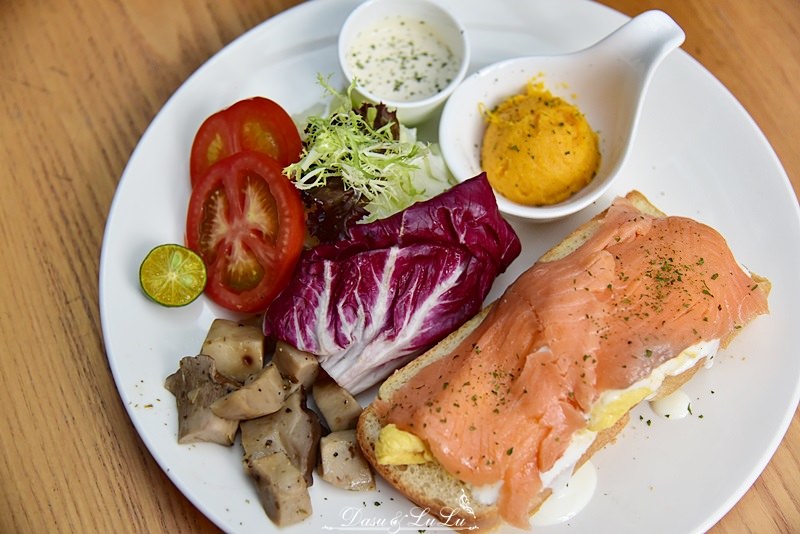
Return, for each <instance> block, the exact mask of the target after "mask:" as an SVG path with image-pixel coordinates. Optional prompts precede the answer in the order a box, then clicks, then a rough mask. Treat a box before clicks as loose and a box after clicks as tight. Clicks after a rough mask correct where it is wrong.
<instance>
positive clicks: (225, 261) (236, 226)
mask: <svg viewBox="0 0 800 534" xmlns="http://www.w3.org/2000/svg"><path fill="white" fill-rule="evenodd" d="M304 237H305V217H304V214H303V202H302V200H301V199H300V194H299V192H298V191H297V189H296V188H295V187H294V185H293V184H292V183H291V182H290V181H289V179H288V178H286V177H285V176H284V175H283V174H282V167H281V165H280V164H278V163H277V162H276V161H275V160H274V159H272V158H271V157H269V156H265V155H264V154H261V153H258V152H253V151H243V152H238V153H236V154H233V155H232V156H228V157H227V158H225V159H223V160H221V161H219V162H217V163H215V164H214V165H212V166H211V167H209V168H208V169H207V170H206V172H205V173H203V174H202V175H201V176H199V177H198V180H197V183H196V185H195V187H194V188H193V189H192V196H191V198H190V199H189V209H188V213H187V217H186V245H187V246H188V247H189V248H190V249H192V250H194V251H195V252H197V253H198V254H199V255H200V257H202V258H203V261H204V262H205V264H206V269H207V271H208V281H207V283H206V289H205V292H206V295H208V297H209V298H211V299H212V300H213V301H214V302H216V303H217V304H219V305H220V306H224V307H225V308H228V309H230V310H235V311H241V312H248V313H250V312H260V311H263V310H264V309H266V307H267V306H268V305H269V303H270V302H272V300H273V299H274V298H275V296H276V295H277V294H278V293H279V292H280V291H281V290H282V289H283V288H284V286H285V285H286V284H287V283H288V282H289V278H290V277H291V275H292V273H293V271H294V267H295V265H296V264H297V260H298V258H299V256H300V252H301V250H302V248H303V241H304Z"/></svg>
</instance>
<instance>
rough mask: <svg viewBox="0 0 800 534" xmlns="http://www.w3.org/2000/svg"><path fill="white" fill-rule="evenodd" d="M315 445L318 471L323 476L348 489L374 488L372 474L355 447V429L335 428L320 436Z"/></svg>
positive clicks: (356, 442) (335, 484) (356, 441)
mask: <svg viewBox="0 0 800 534" xmlns="http://www.w3.org/2000/svg"><path fill="white" fill-rule="evenodd" d="M319 449H320V464H319V474H320V476H321V477H322V479H323V480H325V481H327V482H330V483H331V484H333V485H334V486H336V487H338V488H342V489H346V490H351V491H367V490H372V489H375V478H374V477H373V476H372V470H371V469H370V467H369V464H368V463H367V460H366V459H365V458H364V456H363V455H362V454H361V449H360V448H359V447H358V440H357V438H356V431H355V430H339V431H337V432H331V433H330V434H328V435H327V436H323V437H322V439H321V440H320V444H319Z"/></svg>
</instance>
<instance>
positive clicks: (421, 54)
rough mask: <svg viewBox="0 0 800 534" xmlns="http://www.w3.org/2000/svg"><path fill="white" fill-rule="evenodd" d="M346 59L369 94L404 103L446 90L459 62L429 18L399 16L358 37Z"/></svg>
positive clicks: (385, 20) (369, 29) (456, 71)
mask: <svg viewBox="0 0 800 534" xmlns="http://www.w3.org/2000/svg"><path fill="white" fill-rule="evenodd" d="M347 64H348V66H349V67H350V70H351V71H352V73H353V75H354V76H355V77H356V78H357V79H358V83H359V85H360V86H361V87H363V88H364V89H366V90H367V91H369V92H370V93H372V94H374V95H375V96H377V97H380V98H382V99H385V100H393V101H407V102H413V101H417V100H423V99H425V98H428V97H431V96H433V95H435V94H436V93H438V92H439V91H441V90H442V89H444V88H445V87H446V86H447V85H448V84H449V83H450V81H451V80H452V79H453V78H454V77H455V75H456V74H457V73H458V67H459V65H458V61H457V60H456V57H455V55H454V54H453V51H452V50H450V48H449V47H448V46H447V45H446V44H445V42H444V41H443V40H442V39H441V37H439V35H437V34H436V32H435V30H434V29H433V28H432V27H431V26H430V25H429V24H428V23H426V22H425V21H423V20H418V19H412V18H407V17H401V16H396V17H387V18H385V19H384V20H383V21H381V22H380V23H378V24H376V25H375V26H373V27H371V28H368V29H367V30H364V31H363V32H361V33H360V34H359V35H358V36H356V38H355V40H354V42H353V45H352V47H351V48H350V50H349V51H348V53H347Z"/></svg>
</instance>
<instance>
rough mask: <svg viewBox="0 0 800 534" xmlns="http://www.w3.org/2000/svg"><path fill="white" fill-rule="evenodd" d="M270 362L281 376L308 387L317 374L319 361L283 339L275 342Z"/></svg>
mask: <svg viewBox="0 0 800 534" xmlns="http://www.w3.org/2000/svg"><path fill="white" fill-rule="evenodd" d="M272 362H273V363H274V364H275V365H276V366H277V367H278V369H279V370H280V372H281V374H283V376H286V377H289V378H291V379H292V380H294V381H295V382H299V383H301V384H303V387H305V388H306V389H310V388H311V386H312V385H313V384H314V381H315V380H316V379H317V375H318V374H319V361H318V360H317V358H316V356H314V355H313V354H309V353H308V352H304V351H302V350H299V349H296V348H294V347H293V346H291V345H289V344H288V343H286V342H284V341H278V342H277V343H275V354H274V355H273V356H272Z"/></svg>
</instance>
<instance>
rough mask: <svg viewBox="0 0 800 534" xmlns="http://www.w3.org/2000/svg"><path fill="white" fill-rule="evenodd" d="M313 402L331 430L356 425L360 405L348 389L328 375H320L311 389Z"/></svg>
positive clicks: (346, 428)
mask: <svg viewBox="0 0 800 534" xmlns="http://www.w3.org/2000/svg"><path fill="white" fill-rule="evenodd" d="M312 395H313V397H314V403H315V404H316V405H317V408H319V411H320V413H321V414H322V417H323V419H325V423H327V425H328V428H330V429H331V431H332V432H336V431H337V430H349V429H351V428H355V427H356V423H358V416H359V415H361V411H362V408H361V405H360V404H359V403H358V401H357V400H356V398H355V397H353V396H352V395H351V394H350V392H349V391H347V390H346V389H344V388H343V387H341V386H340V385H339V384H337V383H336V382H334V381H333V379H332V378H330V377H329V376H327V375H326V376H324V377H321V378H319V379H318V380H317V382H316V383H315V384H314V389H313V390H312Z"/></svg>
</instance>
